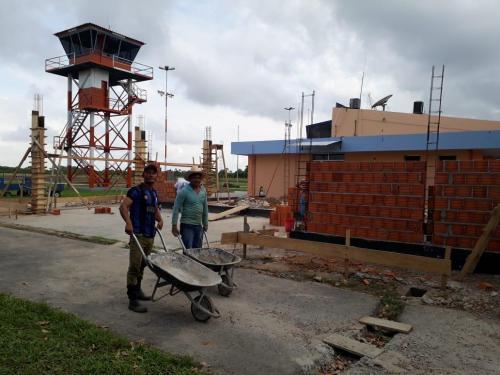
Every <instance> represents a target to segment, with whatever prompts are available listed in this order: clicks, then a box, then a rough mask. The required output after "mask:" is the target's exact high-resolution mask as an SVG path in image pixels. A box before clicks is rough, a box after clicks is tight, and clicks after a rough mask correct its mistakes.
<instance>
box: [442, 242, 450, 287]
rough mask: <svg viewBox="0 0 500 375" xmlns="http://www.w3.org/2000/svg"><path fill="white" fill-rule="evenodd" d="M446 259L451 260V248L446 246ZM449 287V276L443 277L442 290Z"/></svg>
mask: <svg viewBox="0 0 500 375" xmlns="http://www.w3.org/2000/svg"><path fill="white" fill-rule="evenodd" d="M444 259H448V260H450V259H451V246H446V247H445V249H444ZM447 285H448V275H441V289H446V286H447Z"/></svg>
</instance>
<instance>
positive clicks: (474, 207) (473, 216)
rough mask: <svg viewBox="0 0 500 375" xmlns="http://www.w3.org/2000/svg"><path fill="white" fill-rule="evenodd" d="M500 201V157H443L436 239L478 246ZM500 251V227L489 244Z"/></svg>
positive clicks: (437, 192) (436, 198)
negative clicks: (469, 158) (450, 158)
mask: <svg viewBox="0 0 500 375" xmlns="http://www.w3.org/2000/svg"><path fill="white" fill-rule="evenodd" d="M499 203H500V160H464V161H443V162H440V163H439V164H438V165H437V169H436V186H435V192H434V203H433V204H434V213H433V219H434V235H433V243H434V244H436V245H439V246H442V245H450V246H452V247H458V248H463V249H471V248H473V247H474V244H475V243H476V241H477V239H478V238H479V237H480V236H481V233H482V229H483V228H484V226H485V225H486V223H487V222H488V220H489V218H490V213H491V210H492V209H493V208H494V207H495V206H496V205H497V204H499ZM487 250H489V251H495V252H500V228H496V230H495V231H494V232H493V235H492V237H491V240H490V243H489V245H488V247H487Z"/></svg>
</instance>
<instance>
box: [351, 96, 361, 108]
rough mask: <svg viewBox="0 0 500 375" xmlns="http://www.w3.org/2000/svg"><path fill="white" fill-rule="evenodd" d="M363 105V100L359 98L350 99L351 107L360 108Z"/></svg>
mask: <svg viewBox="0 0 500 375" xmlns="http://www.w3.org/2000/svg"><path fill="white" fill-rule="evenodd" d="M360 107H361V100H359V98H351V99H349V108H352V109H359V108H360Z"/></svg>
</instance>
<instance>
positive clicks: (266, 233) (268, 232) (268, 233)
mask: <svg viewBox="0 0 500 375" xmlns="http://www.w3.org/2000/svg"><path fill="white" fill-rule="evenodd" d="M277 231H278V230H277V229H259V230H256V231H255V233H257V234H261V235H264V236H274V233H276V232H277Z"/></svg>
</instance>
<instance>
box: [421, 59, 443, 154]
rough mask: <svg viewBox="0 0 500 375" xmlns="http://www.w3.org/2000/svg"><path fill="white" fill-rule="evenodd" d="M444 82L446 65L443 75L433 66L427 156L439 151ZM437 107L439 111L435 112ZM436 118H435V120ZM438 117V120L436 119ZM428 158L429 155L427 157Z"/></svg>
mask: <svg viewBox="0 0 500 375" xmlns="http://www.w3.org/2000/svg"><path fill="white" fill-rule="evenodd" d="M443 80H444V65H443V67H442V70H441V75H436V73H435V67H434V65H433V66H432V75H431V90H430V95H429V114H428V118H427V146H426V149H425V150H426V154H428V153H429V151H434V152H437V151H438V149H439V125H440V123H441V113H442V110H441V103H442V99H443ZM436 91H437V92H438V93H439V98H435V96H437V95H435V92H436ZM435 105H437V107H438V109H437V110H434V106H435ZM433 116H434V118H433ZM435 117H437V119H436V118H435ZM426 156H428V155H426Z"/></svg>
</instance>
